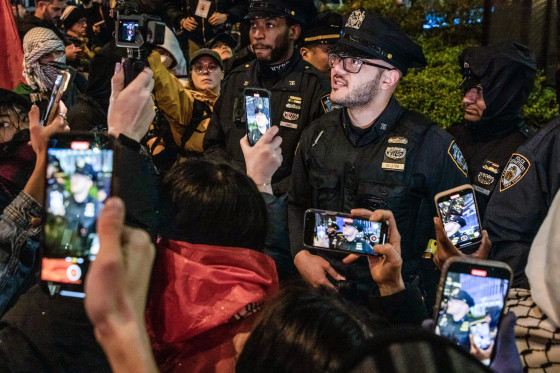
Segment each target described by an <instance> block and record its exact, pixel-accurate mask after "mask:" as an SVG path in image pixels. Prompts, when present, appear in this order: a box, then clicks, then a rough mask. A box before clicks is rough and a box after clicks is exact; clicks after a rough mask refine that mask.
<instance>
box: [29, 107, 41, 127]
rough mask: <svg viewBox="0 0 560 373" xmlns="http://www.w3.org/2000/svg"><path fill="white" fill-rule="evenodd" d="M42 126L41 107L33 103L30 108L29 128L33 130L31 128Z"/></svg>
mask: <svg viewBox="0 0 560 373" xmlns="http://www.w3.org/2000/svg"><path fill="white" fill-rule="evenodd" d="M40 126H41V123H40V122H39V107H38V106H37V105H33V106H31V110H29V130H30V131H31V128H33V127H40Z"/></svg>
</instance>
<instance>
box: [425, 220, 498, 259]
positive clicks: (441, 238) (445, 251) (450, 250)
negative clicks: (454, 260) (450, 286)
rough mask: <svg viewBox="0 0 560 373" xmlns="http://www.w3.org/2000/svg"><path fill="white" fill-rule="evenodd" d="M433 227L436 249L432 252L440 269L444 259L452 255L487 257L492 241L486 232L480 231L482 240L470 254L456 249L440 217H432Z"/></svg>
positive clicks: (475, 257) (474, 257)
mask: <svg viewBox="0 0 560 373" xmlns="http://www.w3.org/2000/svg"><path fill="white" fill-rule="evenodd" d="M434 227H435V230H436V240H437V251H436V253H435V254H434V264H435V265H436V266H437V267H438V268H439V269H440V270H441V268H442V267H443V264H444V263H445V261H446V260H447V259H449V258H451V257H454V256H464V257H468V258H473V259H487V258H488V254H489V253H490V249H491V248H492V242H491V241H490V239H489V238H488V232H486V230H483V231H482V241H481V242H480V246H479V248H478V250H477V251H475V252H474V253H472V254H463V253H462V252H461V251H459V249H457V248H456V247H455V246H454V245H453V243H452V242H451V240H449V238H448V237H447V234H446V233H445V229H444V227H443V224H442V223H441V219H440V218H437V217H436V218H434Z"/></svg>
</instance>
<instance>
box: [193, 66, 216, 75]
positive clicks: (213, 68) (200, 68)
mask: <svg viewBox="0 0 560 373" xmlns="http://www.w3.org/2000/svg"><path fill="white" fill-rule="evenodd" d="M218 68H219V67H218V65H214V64H212V65H204V64H196V65H194V66H193V68H192V69H193V71H194V72H195V73H197V74H202V73H203V72H205V71H208V73H213V72H214V71H216V70H217V69H218Z"/></svg>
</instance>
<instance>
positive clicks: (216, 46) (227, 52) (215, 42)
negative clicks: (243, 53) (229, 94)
mask: <svg viewBox="0 0 560 373" xmlns="http://www.w3.org/2000/svg"><path fill="white" fill-rule="evenodd" d="M237 44H238V42H237V40H236V39H234V38H233V35H232V33H231V32H222V33H219V34H218V35H216V36H215V37H214V38H213V39H212V40H210V41H209V42H208V44H207V48H210V49H212V50H213V51H215V52H217V53H218V54H219V55H220V58H221V59H222V61H223V62H224V73H225V76H227V75H228V74H229V72H230V71H231V70H233V68H234V66H233V63H234V61H235V58H234V55H233V51H234V50H235V48H237ZM238 62H239V61H238ZM237 66H238V65H237ZM237 66H235V67H237Z"/></svg>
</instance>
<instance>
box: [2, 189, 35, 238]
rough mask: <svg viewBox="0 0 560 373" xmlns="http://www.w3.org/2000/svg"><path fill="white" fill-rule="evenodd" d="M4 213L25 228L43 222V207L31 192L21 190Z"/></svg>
mask: <svg viewBox="0 0 560 373" xmlns="http://www.w3.org/2000/svg"><path fill="white" fill-rule="evenodd" d="M4 214H5V215H6V216H7V217H8V218H9V219H10V220H12V221H13V222H14V223H16V224H17V225H18V226H21V227H23V228H24V229H28V228H30V227H34V228H35V227H38V226H40V225H41V223H42V221H41V217H42V215H43V207H42V206H41V205H40V204H39V202H37V201H36V200H35V199H34V198H33V197H31V196H30V195H29V194H27V193H25V192H24V191H21V192H20V193H19V194H18V196H17V197H16V198H15V199H14V200H13V201H12V203H10V204H9V205H8V206H7V207H6V209H5V210H4Z"/></svg>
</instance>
